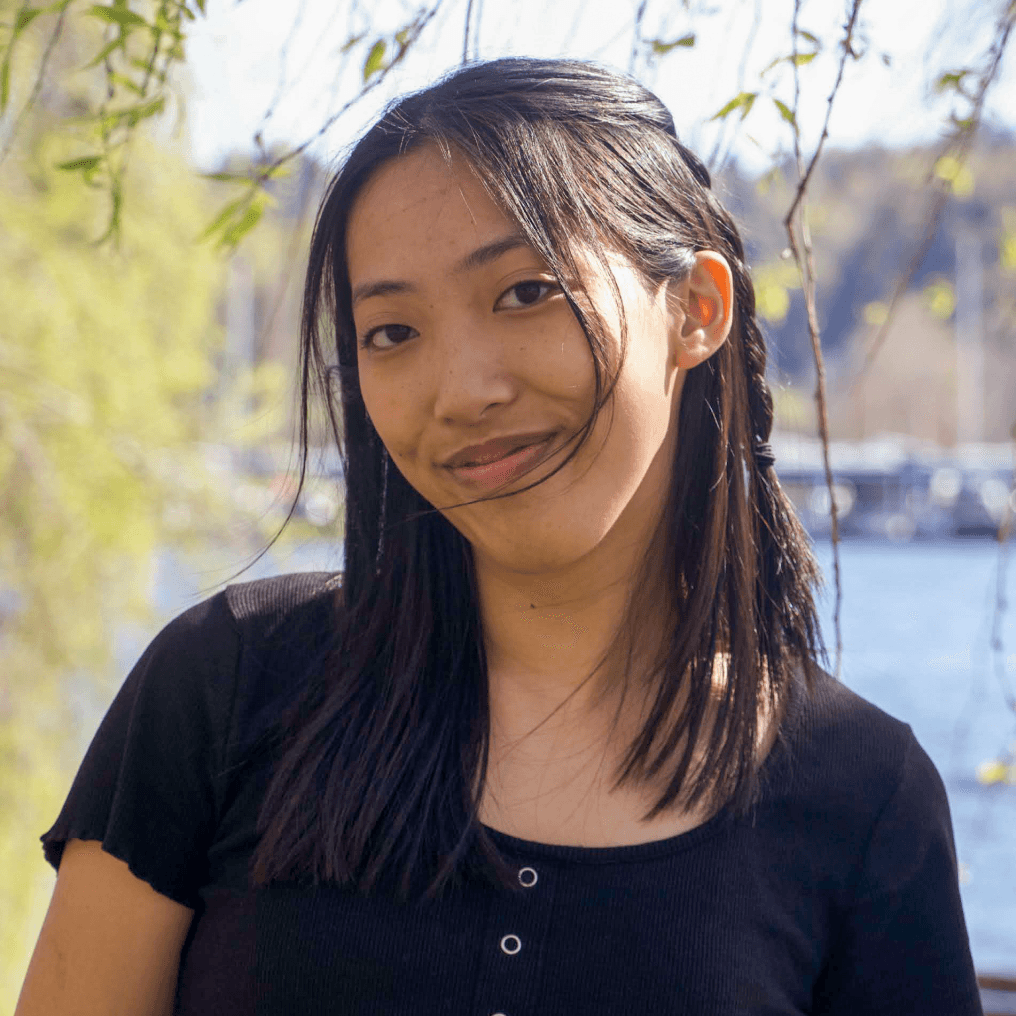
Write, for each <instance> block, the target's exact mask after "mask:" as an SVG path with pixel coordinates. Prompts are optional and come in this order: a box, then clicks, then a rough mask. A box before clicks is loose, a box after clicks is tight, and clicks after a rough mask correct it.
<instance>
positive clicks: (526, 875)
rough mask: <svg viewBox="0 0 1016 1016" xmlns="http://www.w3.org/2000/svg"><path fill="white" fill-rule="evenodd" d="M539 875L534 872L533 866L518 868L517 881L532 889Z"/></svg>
mask: <svg viewBox="0 0 1016 1016" xmlns="http://www.w3.org/2000/svg"><path fill="white" fill-rule="evenodd" d="M539 877H540V876H539V875H537V874H536V869H535V868H520V869H519V881H520V882H521V883H522V884H523V885H524V886H525V887H526V888H527V889H532V887H533V886H534V885H536V880H537V879H538V878H539Z"/></svg>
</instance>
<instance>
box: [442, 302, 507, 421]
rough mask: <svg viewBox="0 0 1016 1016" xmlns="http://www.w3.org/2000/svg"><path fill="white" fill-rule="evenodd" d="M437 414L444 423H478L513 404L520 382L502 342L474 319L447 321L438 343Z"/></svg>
mask: <svg viewBox="0 0 1016 1016" xmlns="http://www.w3.org/2000/svg"><path fill="white" fill-rule="evenodd" d="M435 346H436V349H435V358H436V362H435V363H434V377H435V379H436V391H435V394H434V416H435V417H436V418H437V419H439V420H441V421H442V422H444V423H456V424H470V423H477V422H479V420H480V419H481V417H483V416H484V415H485V414H487V413H489V412H490V411H491V410H493V409H494V408H495V407H497V406H500V405H506V404H508V403H510V402H511V401H512V400H513V399H514V398H515V397H516V394H517V391H518V381H517V378H516V377H515V375H514V373H513V371H512V370H511V366H510V364H509V363H508V362H507V358H506V356H505V350H504V348H503V346H502V343H501V342H500V341H498V339H497V338H496V337H495V336H494V335H492V334H491V331H490V330H489V329H484V328H483V327H482V326H481V325H480V324H479V323H478V322H477V321H475V320H474V319H471V318H465V319H461V320H459V321H455V322H452V321H449V322H446V323H445V325H444V327H443V328H442V329H441V340H440V341H439V342H438V343H436V344H435Z"/></svg>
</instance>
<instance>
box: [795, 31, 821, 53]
mask: <svg viewBox="0 0 1016 1016" xmlns="http://www.w3.org/2000/svg"><path fill="white" fill-rule="evenodd" d="M797 34H798V35H799V36H801V38H802V39H807V40H808V42H810V43H811V44H812V45H813V46H814V47H815V51H816V52H817V51H818V50H820V49H821V48H822V40H821V39H819V37H818V36H817V35H812V33H811V32H806V31H805V30H804V29H803V28H799V29H798V30H797Z"/></svg>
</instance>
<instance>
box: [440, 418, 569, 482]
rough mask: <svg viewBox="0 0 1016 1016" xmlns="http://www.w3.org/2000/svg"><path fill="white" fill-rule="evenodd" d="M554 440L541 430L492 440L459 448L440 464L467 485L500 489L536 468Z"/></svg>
mask: <svg viewBox="0 0 1016 1016" xmlns="http://www.w3.org/2000/svg"><path fill="white" fill-rule="evenodd" d="M553 437H554V432H553V431H551V432H546V431H544V432H543V433H539V434H513V435H510V436H508V437H502V438H495V439H493V440H491V441H485V442H484V443H483V444H478V445H470V446H469V447H468V448H463V449H461V450H460V451H458V452H456V453H455V454H454V455H453V456H451V458H449V459H447V460H446V461H445V462H444V463H443V465H444V466H445V468H446V469H448V470H450V471H451V473H452V474H453V475H454V476H455V478H456V479H457V480H458V481H459V482H460V483H463V484H465V485H466V486H469V487H473V488H476V489H484V490H490V489H494V488H497V487H502V486H504V485H505V484H506V483H508V482H510V481H511V480H513V479H514V478H515V477H516V476H518V475H520V474H521V473H524V472H526V471H527V470H529V469H530V468H532V467H533V466H534V465H536V464H537V463H538V462H539V461H540V460H541V459H542V458H543V456H544V455H545V453H546V450H547V445H548V444H549V442H550V441H551V439H552V438H553Z"/></svg>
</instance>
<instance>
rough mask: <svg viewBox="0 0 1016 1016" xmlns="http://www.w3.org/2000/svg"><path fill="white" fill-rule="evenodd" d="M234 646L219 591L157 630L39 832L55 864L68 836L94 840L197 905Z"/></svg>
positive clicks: (212, 820)
mask: <svg viewBox="0 0 1016 1016" xmlns="http://www.w3.org/2000/svg"><path fill="white" fill-rule="evenodd" d="M239 655H240V636H239V633H238V630H237V627H236V624H235V622H234V621H233V618H232V615H231V614H230V611H229V607H228V605H227V602H226V598H225V596H223V595H222V594H219V595H217V596H214V597H212V598H211V599H209V600H206V601H205V602H204V603H201V604H199V605H197V606H195V607H193V608H191V609H190V610H188V611H187V612H186V613H184V614H181V615H180V616H179V617H177V618H176V619H175V620H174V621H172V622H170V624H169V625H167V626H166V627H165V628H164V629H163V630H162V631H161V632H160V633H159V635H158V636H156V638H155V640H154V641H153V642H152V643H151V645H150V646H149V647H148V649H147V650H146V651H145V653H144V654H143V655H142V657H141V659H140V660H139V661H138V662H137V664H136V665H135V667H134V669H133V670H132V671H131V673H130V675H129V676H128V678H127V680H126V681H125V682H124V684H123V687H122V688H121V689H120V691H119V693H118V694H117V696H116V698H115V699H114V701H113V704H112V705H111V706H110V708H109V711H108V712H107V713H106V716H105V718H104V719H103V721H102V723H101V724H100V726H99V729H98V731H97V733H96V734H95V737H94V738H93V740H92V743H91V745H90V746H89V748H88V751H87V753H86V754H85V758H84V761H83V762H82V763H81V767H80V769H79V770H78V773H77V776H76V777H75V779H74V783H73V785H72V786H71V790H70V793H69V795H68V797H67V800H66V802H65V803H64V806H63V809H62V810H61V812H60V815H59V817H58V818H57V820H56V823H55V824H54V825H53V827H52V828H51V829H50V830H49V831H48V832H46V833H44V834H43V836H42V842H43V848H44V850H45V854H46V859H47V860H48V861H49V862H50V863H51V864H52V865H53V866H54V867H56V868H58V867H59V865H60V858H61V856H62V854H63V848H64V844H65V843H66V842H67V840H69V839H82V840H98V841H101V843H102V846H103V849H104V850H106V851H107V852H108V853H110V854H112V855H113V856H114V857H118V858H120V859H121V860H122V861H125V862H126V863H127V865H128V866H129V867H130V870H131V871H132V872H133V874H134V875H136V876H137V877H138V878H141V879H143V880H144V881H146V882H147V883H148V884H149V885H151V886H152V888H154V889H155V890H156V891H157V892H160V893H162V894H163V895H165V896H168V897H170V898H171V899H173V900H176V901H177V902H178V903H182V904H184V905H185V906H189V907H195V906H196V904H197V901H198V895H197V891H198V889H199V888H200V886H201V885H202V883H203V880H204V876H205V870H206V864H207V862H206V857H207V851H208V846H209V844H210V842H211V839H212V837H213V835H214V830H215V826H216V818H217V816H216V810H217V802H216V790H215V788H216V777H217V775H218V774H219V773H220V772H221V768H222V757H221V753H222V750H223V744H224V741H225V729H226V726H227V724H228V722H229V716H230V710H231V708H232V699H233V695H234V688H235V683H236V672H237V667H238V660H239Z"/></svg>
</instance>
